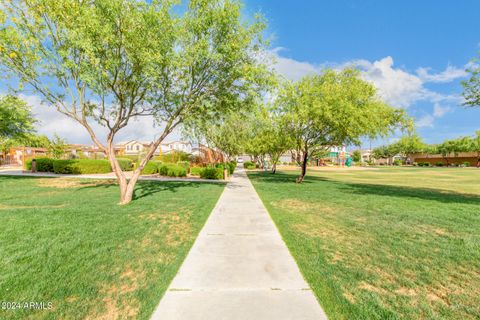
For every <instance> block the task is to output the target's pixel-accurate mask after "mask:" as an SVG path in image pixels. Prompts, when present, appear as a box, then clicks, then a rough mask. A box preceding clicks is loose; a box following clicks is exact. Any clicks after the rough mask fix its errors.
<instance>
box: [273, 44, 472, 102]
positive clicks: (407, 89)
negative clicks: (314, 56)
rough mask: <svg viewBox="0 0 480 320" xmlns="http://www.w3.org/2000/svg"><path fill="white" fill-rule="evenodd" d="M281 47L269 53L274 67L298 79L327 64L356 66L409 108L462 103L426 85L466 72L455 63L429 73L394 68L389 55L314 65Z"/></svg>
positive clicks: (384, 94) (392, 99)
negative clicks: (286, 53)
mask: <svg viewBox="0 0 480 320" xmlns="http://www.w3.org/2000/svg"><path fill="white" fill-rule="evenodd" d="M282 50H283V49H282V48H276V49H274V50H272V51H271V52H270V53H271V54H272V55H273V57H274V61H275V62H276V65H275V69H276V70H277V71H278V72H279V73H280V74H282V75H283V76H284V77H286V78H287V79H290V80H299V79H300V78H301V77H303V76H305V75H307V74H312V73H319V72H321V71H322V69H324V68H325V67H326V66H330V67H335V68H337V69H341V68H345V67H348V66H353V67H356V68H358V69H359V70H361V72H362V75H363V77H364V78H365V79H366V80H369V81H371V82H373V83H374V84H375V86H376V87H377V89H378V92H379V94H380V95H381V96H382V97H383V98H384V99H385V100H386V102H388V103H390V104H392V105H393V106H396V107H402V108H408V107H410V106H411V105H412V104H413V103H415V102H417V101H430V102H432V103H440V102H442V103H461V101H462V98H461V97H460V96H457V95H445V94H442V93H439V92H435V91H432V90H429V89H427V88H425V86H424V84H425V83H432V82H449V81H453V80H455V79H457V78H460V77H464V76H465V75H466V72H465V71H464V70H463V69H459V68H456V67H453V66H448V67H447V68H446V69H445V70H444V71H442V72H440V73H436V74H430V73H429V72H428V70H430V69H429V68H419V69H418V70H417V72H416V73H410V72H408V71H406V70H403V69H401V68H396V67H394V60H393V58H392V57H391V56H387V57H385V58H382V59H380V60H376V61H373V62H370V61H368V60H363V59H359V60H352V61H347V62H344V63H341V64H322V65H314V64H311V63H308V62H301V61H297V60H294V59H290V58H285V57H282V56H281V55H280V53H281V51H282Z"/></svg>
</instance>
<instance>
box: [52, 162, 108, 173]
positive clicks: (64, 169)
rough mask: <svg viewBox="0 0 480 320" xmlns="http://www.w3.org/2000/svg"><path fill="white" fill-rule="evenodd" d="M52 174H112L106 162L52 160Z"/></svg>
mask: <svg viewBox="0 0 480 320" xmlns="http://www.w3.org/2000/svg"><path fill="white" fill-rule="evenodd" d="M53 172H55V173H63V174H92V173H109V172H112V168H111V166H110V162H109V161H108V160H91V159H78V160H54V161H53Z"/></svg>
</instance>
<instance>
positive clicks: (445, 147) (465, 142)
mask: <svg viewBox="0 0 480 320" xmlns="http://www.w3.org/2000/svg"><path fill="white" fill-rule="evenodd" d="M469 148H470V142H469V138H467V137H462V138H458V139H453V140H445V141H444V142H442V143H441V144H439V145H437V146H436V150H437V152H438V153H439V154H441V155H442V157H443V159H444V160H445V162H446V163H447V166H448V165H450V163H449V161H448V158H449V157H450V156H451V155H452V154H453V156H455V157H457V156H458V153H460V152H465V151H469Z"/></svg>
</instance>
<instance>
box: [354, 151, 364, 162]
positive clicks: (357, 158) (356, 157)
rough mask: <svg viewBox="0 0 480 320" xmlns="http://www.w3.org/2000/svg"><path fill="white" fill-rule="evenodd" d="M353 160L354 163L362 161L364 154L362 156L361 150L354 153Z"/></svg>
mask: <svg viewBox="0 0 480 320" xmlns="http://www.w3.org/2000/svg"><path fill="white" fill-rule="evenodd" d="M352 160H353V161H354V162H360V161H362V154H361V152H360V150H355V151H353V153H352Z"/></svg>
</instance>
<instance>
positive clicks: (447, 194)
mask: <svg viewBox="0 0 480 320" xmlns="http://www.w3.org/2000/svg"><path fill="white" fill-rule="evenodd" d="M249 177H250V178H252V180H254V181H257V182H259V183H289V184H295V178H296V177H297V175H295V174H285V173H276V174H271V173H249ZM316 182H329V183H332V184H334V185H335V187H336V188H337V189H338V190H339V191H340V192H343V193H350V194H357V195H378V196H387V197H396V198H416V199H422V200H429V201H438V202H443V203H459V204H473V205H480V196H478V195H476V194H466V193H458V192H452V191H447V190H439V189H434V188H413V187H404V186H392V185H384V184H369V183H351V182H342V181H337V180H334V179H329V178H325V177H317V176H308V174H307V176H306V177H305V181H304V182H303V184H306V185H309V186H310V185H311V184H313V183H316Z"/></svg>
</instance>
